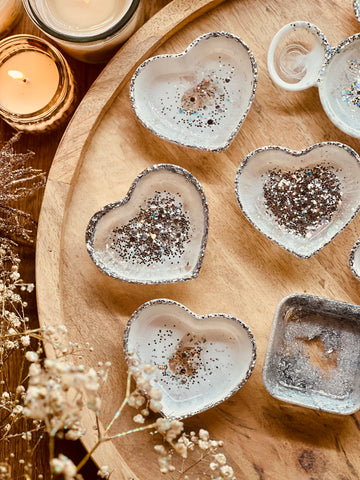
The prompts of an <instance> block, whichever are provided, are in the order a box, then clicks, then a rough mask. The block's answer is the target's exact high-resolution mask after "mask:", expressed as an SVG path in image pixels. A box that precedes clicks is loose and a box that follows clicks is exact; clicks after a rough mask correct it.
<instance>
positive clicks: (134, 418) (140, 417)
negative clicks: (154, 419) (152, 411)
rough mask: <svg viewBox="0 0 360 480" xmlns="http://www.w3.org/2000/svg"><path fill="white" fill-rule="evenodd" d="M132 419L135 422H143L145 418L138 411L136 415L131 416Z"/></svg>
mask: <svg viewBox="0 0 360 480" xmlns="http://www.w3.org/2000/svg"><path fill="white" fill-rule="evenodd" d="M133 420H134V422H135V423H144V422H145V418H144V417H143V416H142V415H141V414H140V413H139V414H138V415H135V417H133Z"/></svg>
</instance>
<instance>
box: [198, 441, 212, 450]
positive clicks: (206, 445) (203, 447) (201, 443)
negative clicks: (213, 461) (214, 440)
mask: <svg viewBox="0 0 360 480" xmlns="http://www.w3.org/2000/svg"><path fill="white" fill-rule="evenodd" d="M198 445H199V448H200V449H201V450H207V449H208V448H209V446H210V445H209V442H205V441H204V440H199V443H198Z"/></svg>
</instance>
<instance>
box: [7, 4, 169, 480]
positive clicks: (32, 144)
mask: <svg viewBox="0 0 360 480" xmlns="http://www.w3.org/2000/svg"><path fill="white" fill-rule="evenodd" d="M167 3H169V0H152V1H151V2H144V18H145V20H147V19H149V18H150V17H152V16H153V15H154V14H155V13H156V12H157V11H158V10H160V9H161V8H162V7H164V6H165V5H166V4H167ZM17 33H28V34H32V35H38V36H40V37H43V38H45V37H44V35H43V34H42V33H41V32H40V31H39V30H38V29H37V28H36V27H35V26H34V25H33V24H32V22H31V21H30V19H29V18H28V17H27V15H26V14H25V12H24V14H23V16H22V18H21V20H20V22H19V24H18V25H17V26H16V27H15V28H14V30H13V31H12V32H10V34H11V35H13V34H17ZM10 34H9V35H10ZM65 57H66V58H67V60H68V62H69V64H70V66H71V69H72V71H73V73H74V78H75V81H76V83H77V87H78V96H77V104H79V103H80V102H81V100H82V98H83V97H84V95H85V93H86V92H87V91H88V90H89V88H90V86H91V85H92V83H93V82H94V80H95V79H96V78H97V76H98V75H99V74H100V73H101V71H102V70H103V69H104V67H105V65H103V64H101V65H88V64H85V63H82V62H79V61H76V60H74V59H72V58H71V57H69V56H68V55H66V54H65ZM66 126H67V124H64V125H62V127H61V128H59V129H58V130H56V131H53V132H51V133H50V134H46V135H44V134H42V135H31V134H23V135H22V136H21V138H20V140H19V142H18V143H17V144H16V146H15V149H16V151H18V152H26V151H27V150H30V151H32V152H34V153H35V155H34V157H33V159H32V160H31V165H33V166H34V167H36V168H40V169H42V170H44V171H45V172H49V170H50V167H51V164H52V160H53V157H54V154H55V152H56V150H57V148H58V145H59V142H60V140H61V137H62V136H63V134H64V131H65V129H66ZM14 133H15V132H14V130H13V129H12V128H11V127H10V126H8V125H7V124H6V123H5V122H4V121H2V120H0V143H1V144H3V143H4V142H5V141H7V140H9V139H10V138H11V137H12V135H13V134H14ZM43 193H44V192H43V191H39V192H36V193H35V194H34V195H33V196H31V197H29V198H27V199H25V200H23V201H21V202H18V203H17V204H16V206H18V207H19V208H21V209H22V210H24V211H26V212H29V213H31V214H32V215H33V217H34V218H35V219H36V220H37V219H38V217H39V213H40V208H41V204H42V199H43ZM19 251H20V252H19V253H20V256H21V259H22V262H21V274H22V277H23V278H24V280H25V281H27V282H34V281H35V246H33V247H31V246H30V247H29V246H20V248H19ZM28 300H29V307H28V313H29V317H30V320H31V326H32V327H34V328H36V326H38V316H37V306H36V301H35V294H34V296H33V298H31V297H30V298H29V299H28ZM21 365H22V356H21V355H16V356H13V357H12V359H11V362H10V363H9V365H8V367H7V369H6V370H3V371H2V375H1V380H4V381H5V385H12V386H13V387H16V385H15V382H16V379H17V375H15V374H14V372H17V371H18V370H19V368H20V367H21ZM3 385H4V384H2V383H1V387H0V395H1V393H2V389H3V388H5V387H4V386H3ZM36 442H37V439H34V445H36ZM57 450H58V451H59V452H64V453H65V454H66V455H68V456H69V457H70V458H72V459H73V460H74V461H75V462H79V461H80V460H81V458H82V457H83V456H84V455H85V453H86V451H85V450H84V448H83V446H82V444H81V443H80V441H79V442H61V441H60V442H58V444H57ZM11 453H13V454H14V458H13V459H11V458H10V463H11V466H12V479H19V478H23V474H24V467H23V464H21V463H19V460H21V459H23V458H27V457H28V454H29V452H27V446H26V443H25V442H24V441H23V440H21V439H13V440H12V441H11V442H7V443H5V442H2V443H1V445H0V462H2V461H5V460H7V459H9V456H10V454H11ZM31 457H32V464H33V478H34V479H35V478H36V479H37V478H38V475H40V474H42V475H43V476H44V479H48V478H49V477H50V472H49V468H48V445H47V442H46V441H42V442H40V443H39V444H38V445H37V446H36V448H35V449H34V451H33V453H32V454H31ZM96 472H97V467H96V466H95V465H94V464H93V463H92V462H89V463H88V465H87V466H86V468H84V469H83V474H84V477H85V478H86V479H94V478H96Z"/></svg>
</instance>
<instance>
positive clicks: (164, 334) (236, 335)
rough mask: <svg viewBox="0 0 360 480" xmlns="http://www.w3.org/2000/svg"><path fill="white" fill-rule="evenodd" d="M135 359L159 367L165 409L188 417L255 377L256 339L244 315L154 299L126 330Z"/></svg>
mask: <svg viewBox="0 0 360 480" xmlns="http://www.w3.org/2000/svg"><path fill="white" fill-rule="evenodd" d="M124 351H125V355H126V357H127V360H128V361H129V359H131V361H132V359H134V358H135V359H137V360H138V361H139V362H140V363H141V364H148V363H151V364H152V365H154V366H155V367H156V373H155V379H156V383H154V385H155V386H156V388H158V389H160V390H161V392H162V400H161V403H162V407H163V408H162V413H163V415H165V416H166V417H168V418H185V417H189V416H192V415H195V414H196V413H199V412H202V411H204V410H207V409H209V408H211V407H213V406H215V405H217V404H219V403H220V402H223V401H224V400H226V399H227V398H228V397H230V396H231V395H233V394H234V393H235V392H236V391H237V390H239V388H241V387H242V386H243V385H244V383H245V382H246V381H247V380H248V378H249V377H250V375H251V373H252V371H253V369H254V366H255V360H256V347H255V339H254V337H253V335H252V333H251V331H250V330H249V328H248V327H247V326H246V325H245V324H244V323H243V322H242V321H241V320H239V319H238V318H235V317H232V316H230V315H225V314H221V313H218V314H211V315H204V316H200V315H195V314H194V313H193V312H191V311H190V310H189V309H188V308H186V307H185V306H184V305H181V304H180V303H177V302H175V301H173V300H168V299H156V300H151V301H149V302H147V303H144V304H143V305H141V306H140V307H139V308H138V309H137V310H136V311H135V312H134V313H133V315H132V316H131V318H130V320H129V322H128V324H127V326H126V329H125V333H124Z"/></svg>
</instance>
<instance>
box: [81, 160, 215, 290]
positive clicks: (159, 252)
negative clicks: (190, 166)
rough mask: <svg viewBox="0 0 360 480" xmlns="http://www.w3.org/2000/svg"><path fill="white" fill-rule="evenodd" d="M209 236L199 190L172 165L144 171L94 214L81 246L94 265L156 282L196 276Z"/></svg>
mask: <svg viewBox="0 0 360 480" xmlns="http://www.w3.org/2000/svg"><path fill="white" fill-rule="evenodd" d="M207 234H208V206H207V202H206V198H205V194H204V191H203V189H202V187H201V185H200V184H199V182H198V181H197V180H196V179H195V177H194V176H193V175H191V173H189V172H188V171H187V170H185V169H183V168H181V167H178V166H176V165H171V164H158V165H154V166H152V167H150V168H148V169H146V170H144V171H143V172H142V173H141V174H140V175H138V177H137V178H136V179H135V181H134V182H133V184H132V186H131V188H130V190H129V192H128V194H127V195H126V197H125V198H124V199H123V200H120V201H119V202H115V203H112V204H109V205H106V206H105V207H103V208H102V209H101V210H100V211H99V212H97V213H95V215H94V216H93V217H92V219H91V220H90V222H89V225H88V227H87V230H86V246H87V249H88V252H89V254H90V256H91V258H92V260H93V261H94V262H95V264H96V265H97V267H98V268H99V269H100V270H102V271H103V272H104V273H106V274H107V275H109V276H111V277H114V278H117V279H119V280H122V281H124V282H133V283H142V284H157V283H172V282H180V281H184V280H190V279H192V278H195V277H197V276H198V274H199V272H200V268H201V265H202V261H203V258H204V254H205V247H206V242H207Z"/></svg>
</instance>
